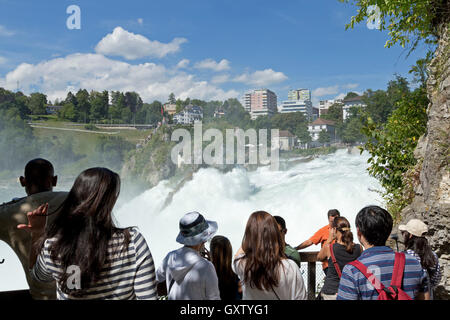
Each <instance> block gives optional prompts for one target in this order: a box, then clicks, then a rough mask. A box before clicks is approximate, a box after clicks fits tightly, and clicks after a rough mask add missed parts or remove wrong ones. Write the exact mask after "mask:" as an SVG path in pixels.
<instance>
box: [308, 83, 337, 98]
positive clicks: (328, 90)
mask: <svg viewBox="0 0 450 320" xmlns="http://www.w3.org/2000/svg"><path fill="white" fill-rule="evenodd" d="M338 92H339V85H335V86H331V87H323V88H317V89H314V90H313V92H312V95H313V96H315V97H323V96H328V95H330V94H337V93H338Z"/></svg>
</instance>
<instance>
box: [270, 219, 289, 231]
mask: <svg viewBox="0 0 450 320" xmlns="http://www.w3.org/2000/svg"><path fill="white" fill-rule="evenodd" d="M273 217H274V219H275V221H276V222H277V223H278V224H279V225H280V227H281V231H284V232H286V221H284V219H283V218H282V217H280V216H273Z"/></svg>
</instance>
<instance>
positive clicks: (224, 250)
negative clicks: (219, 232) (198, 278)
mask: <svg viewBox="0 0 450 320" xmlns="http://www.w3.org/2000/svg"><path fill="white" fill-rule="evenodd" d="M209 249H210V250H209V256H210V259H211V262H212V264H213V265H214V268H215V269H216V273H217V278H218V279H219V291H220V299H222V300H227V301H229V300H241V299H242V290H241V287H240V284H239V278H238V276H237V275H236V274H235V273H234V272H233V270H232V267H231V260H232V258H233V251H232V250H233V249H232V247H231V242H230V240H228V238H227V237H224V236H215V237H214V238H212V239H211V243H210V245H209Z"/></svg>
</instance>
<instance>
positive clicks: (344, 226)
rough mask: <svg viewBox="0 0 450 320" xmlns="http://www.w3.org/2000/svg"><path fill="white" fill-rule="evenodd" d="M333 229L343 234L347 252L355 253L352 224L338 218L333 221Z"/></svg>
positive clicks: (342, 218)
mask: <svg viewBox="0 0 450 320" xmlns="http://www.w3.org/2000/svg"><path fill="white" fill-rule="evenodd" d="M333 228H336V230H337V231H339V232H340V233H342V242H344V245H345V250H346V251H347V252H348V253H352V252H353V246H354V243H353V233H352V232H351V231H350V223H349V222H348V220H347V219H346V218H344V217H336V218H335V219H334V220H333Z"/></svg>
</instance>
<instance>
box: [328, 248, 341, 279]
mask: <svg viewBox="0 0 450 320" xmlns="http://www.w3.org/2000/svg"><path fill="white" fill-rule="evenodd" d="M330 253H331V261H333V264H334V269H336V272H337V274H338V276H339V278H340V277H341V268H339V265H338V263H337V261H336V257H335V256H334V252H333V244H330Z"/></svg>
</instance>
